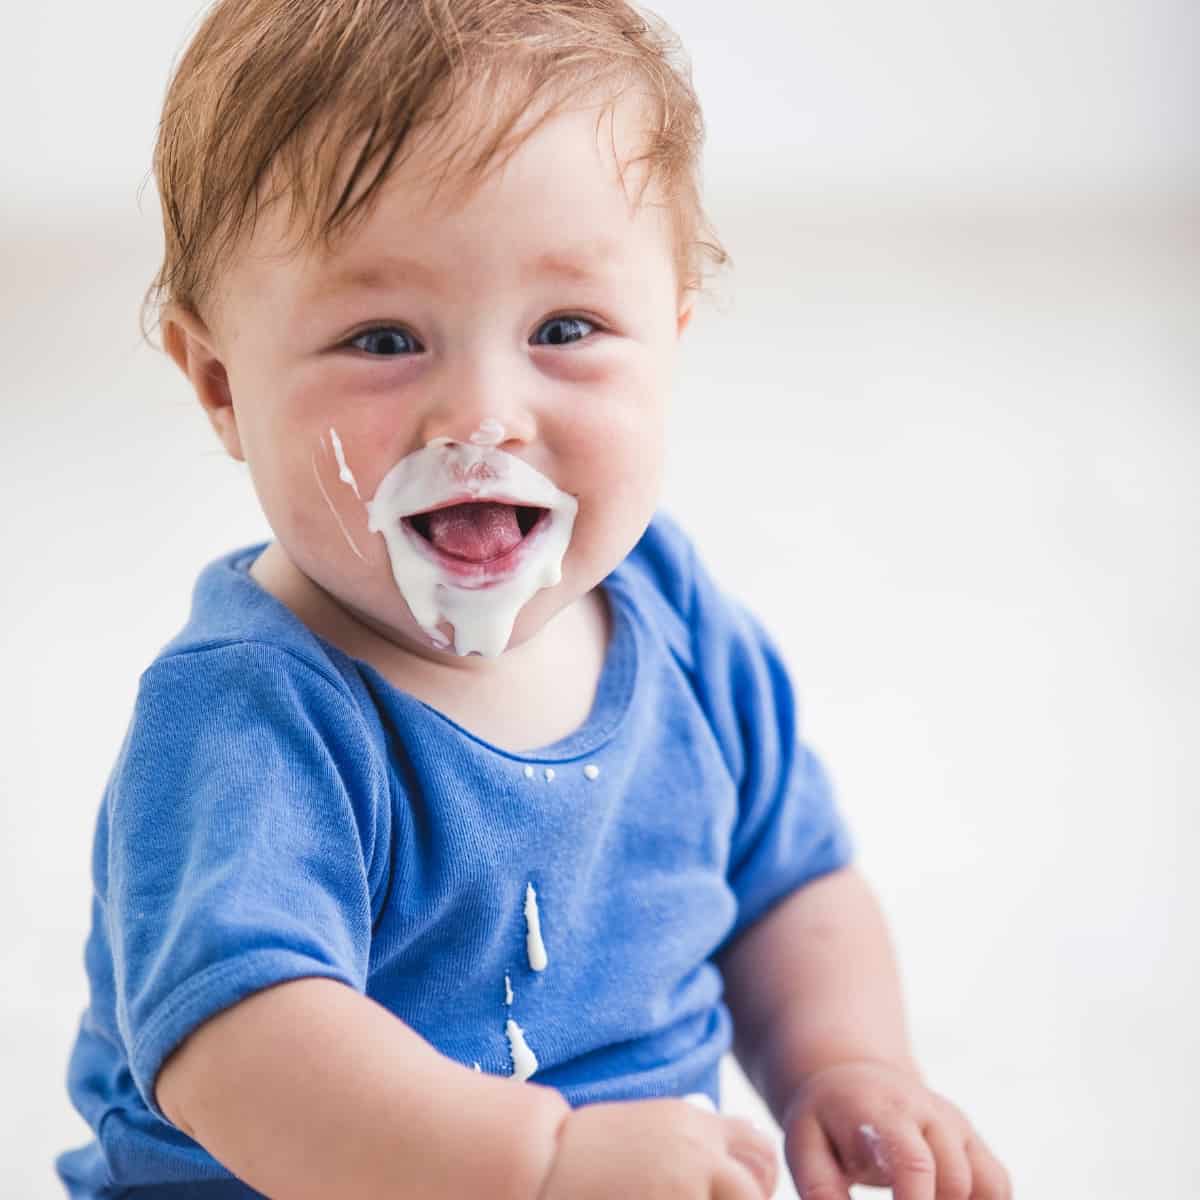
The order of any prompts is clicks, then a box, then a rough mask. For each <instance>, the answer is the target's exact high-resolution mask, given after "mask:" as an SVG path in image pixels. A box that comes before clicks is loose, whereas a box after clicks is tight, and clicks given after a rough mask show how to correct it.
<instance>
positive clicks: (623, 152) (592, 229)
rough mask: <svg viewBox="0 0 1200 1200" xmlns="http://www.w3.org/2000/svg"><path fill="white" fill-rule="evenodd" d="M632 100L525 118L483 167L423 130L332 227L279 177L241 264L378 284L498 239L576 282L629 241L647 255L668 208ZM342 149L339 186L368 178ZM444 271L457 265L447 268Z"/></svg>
mask: <svg viewBox="0 0 1200 1200" xmlns="http://www.w3.org/2000/svg"><path fill="white" fill-rule="evenodd" d="M638 104H639V102H638V100H637V99H636V98H630V99H627V100H624V101H618V102H617V103H616V104H611V105H605V104H591V105H588V106H579V105H576V106H573V107H569V108H565V109H563V110H560V111H557V112H554V113H551V114H549V115H547V116H544V117H543V118H541V119H540V120H539V119H537V118H531V119H530V128H529V129H527V130H521V131H518V133H519V136H518V137H517V138H516V139H515V140H514V141H513V142H512V143H511V144H509V145H506V146H504V147H501V148H500V149H498V150H497V151H496V152H495V153H494V154H493V155H492V157H491V159H490V160H488V161H486V162H472V161H471V160H470V159H469V158H468V157H467V156H465V155H463V154H459V155H458V157H453V156H452V154H448V152H447V150H446V147H447V146H448V145H455V144H456V143H455V142H454V140H453V131H446V130H441V129H438V128H434V127H430V128H428V129H425V130H422V131H420V134H419V135H418V136H417V137H415V138H414V140H413V144H412V146H411V148H410V149H409V152H408V153H407V154H406V155H405V156H404V157H403V158H402V159H401V160H400V161H398V162H394V163H392V164H391V165H390V167H389V169H388V171H387V173H386V175H383V176H380V177H379V178H378V180H377V182H376V183H375V186H374V187H373V188H372V190H371V193H370V194H369V195H366V196H364V197H362V199H361V202H360V203H359V204H358V205H357V208H356V210H355V212H354V214H353V217H352V218H351V219H349V220H346V221H344V222H341V223H339V224H337V225H335V226H334V227H332V228H322V227H320V225H319V214H318V213H316V212H314V211H312V210H311V208H306V207H305V201H306V200H308V201H310V202H311V200H312V199H313V198H314V191H313V189H312V188H311V187H309V188H305V187H304V186H303V185H302V184H301V186H297V185H296V181H294V180H290V179H287V178H284V177H276V178H273V179H272V180H271V182H270V188H269V190H270V194H271V196H272V199H271V200H270V202H269V203H266V204H264V205H263V206H262V208H261V209H260V213H259V218H258V220H257V221H256V222H255V228H254V230H253V236H252V238H251V239H250V242H249V244H248V245H247V247H246V248H245V249H246V250H248V251H249V254H248V255H244V256H242V257H243V259H245V258H248V259H249V260H251V261H254V262H257V263H260V264H262V265H264V266H267V267H268V268H269V267H272V266H275V265H278V264H280V263H287V264H290V265H291V267H292V268H293V269H294V270H295V271H299V272H302V273H304V274H306V275H311V276H315V277H318V278H324V277H326V276H328V275H330V274H346V273H349V274H351V275H354V276H356V277H358V278H360V279H361V280H363V281H365V282H370V281H371V280H373V279H378V278H380V277H381V276H383V275H384V274H385V271H384V267H385V266H386V265H387V263H388V261H389V260H392V261H394V262H401V261H403V262H404V263H406V264H407V265H408V267H409V269H410V274H411V276H412V277H414V278H418V277H420V276H421V274H422V273H423V268H422V267H421V262H422V260H425V261H427V262H430V263H436V262H437V261H438V260H439V258H440V257H442V255H441V251H442V250H443V245H444V244H447V245H450V246H451V247H453V246H455V245H457V246H459V247H462V246H466V245H470V243H471V241H472V236H473V235H474V234H476V233H477V232H478V234H479V237H490V238H499V239H500V240H501V241H502V243H503V245H502V247H501V248H504V249H507V250H510V251H511V252H512V254H511V255H510V257H511V256H518V255H519V256H521V257H522V258H523V259H527V260H529V261H528V262H524V263H523V264H522V265H523V266H524V267H526V268H528V269H529V270H530V271H531V272H532V271H534V270H535V269H536V271H537V272H538V273H542V274H546V273H557V274H558V275H559V276H560V277H562V278H570V277H571V276H572V275H574V276H575V277H576V278H579V279H583V278H585V277H586V276H587V275H588V274H589V273H591V272H593V271H594V270H595V269H596V268H597V267H599V266H602V265H603V264H604V263H606V262H612V261H616V260H619V259H620V258H621V257H622V255H623V254H624V253H625V252H627V251H628V250H629V249H630V243H635V244H636V246H637V247H641V248H643V249H644V244H645V236H646V228H647V227H649V228H651V229H652V230H653V231H654V232H655V233H659V232H663V231H668V230H669V226H670V219H669V214H668V208H669V206H668V204H667V203H666V199H665V197H664V196H663V195H662V194H661V189H660V188H659V187H658V186H657V183H656V181H655V180H653V179H652V178H651V173H650V171H649V166H648V163H647V162H646V161H645V160H644V159H642V160H641V161H639V159H638V156H639V154H640V152H641V144H642V140H641V138H642V135H641V131H640V128H639V126H638V121H639V120H640V114H639V108H638ZM360 157H361V153H360V151H359V149H358V148H353V147H352V148H349V149H347V150H346V152H345V153H344V155H343V157H342V160H341V161H340V163H339V165H338V186H339V187H340V188H342V189H343V190H345V189H346V188H352V187H353V186H355V183H356V175H357V177H358V184H357V185H358V186H360V187H365V186H366V185H365V184H364V183H362V182H361V180H362V177H363V171H362V170H361V169H359V168H360ZM450 265H451V266H452V265H453V260H451V262H450Z"/></svg>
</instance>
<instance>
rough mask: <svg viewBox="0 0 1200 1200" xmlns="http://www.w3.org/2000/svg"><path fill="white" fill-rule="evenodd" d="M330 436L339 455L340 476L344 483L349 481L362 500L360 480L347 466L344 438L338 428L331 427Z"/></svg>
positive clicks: (336, 454)
mask: <svg viewBox="0 0 1200 1200" xmlns="http://www.w3.org/2000/svg"><path fill="white" fill-rule="evenodd" d="M329 436H330V438H331V439H332V440H333V453H334V455H335V456H336V457H337V464H338V478H339V479H340V480H341V481H342V482H343V483H348V484H349V485H350V486H351V487H352V488H353V489H354V494H355V495H356V496H358V498H359V499H360V500H361V499H362V496H361V495H360V494H359V491H358V480H356V479H355V478H354V472H353V471H351V470H350V468H349V467H348V466H346V452H345V450H343V449H342V439H341V438H340V437H338V435H337V430H336V429H334V428H332V427H331V428H330V430H329Z"/></svg>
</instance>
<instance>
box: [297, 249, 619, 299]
mask: <svg viewBox="0 0 1200 1200" xmlns="http://www.w3.org/2000/svg"><path fill="white" fill-rule="evenodd" d="M615 253H616V247H615V246H614V244H613V243H611V242H609V241H604V240H601V241H596V242H586V243H583V244H581V245H577V246H569V247H564V248H561V249H556V250H548V251H545V252H543V253H542V254H539V255H537V257H535V258H533V259H531V260H529V261H528V262H527V263H525V264H524V265H523V267H522V269H521V281H522V282H523V283H529V282H536V281H537V280H539V279H545V278H547V277H549V278H557V279H563V280H566V281H567V282H568V283H580V284H582V283H590V282H594V281H595V280H596V279H597V278H599V277H602V276H604V275H606V274H607V273H608V270H609V269H610V268H611V265H612V261H613V258H614V256H615ZM401 282H403V283H408V284H415V285H416V286H417V287H421V288H424V289H426V290H427V291H430V292H437V291H440V290H442V288H443V287H444V284H445V281H444V280H443V279H442V278H441V276H440V274H439V272H437V271H435V270H433V268H432V267H429V266H427V265H426V264H425V263H423V262H420V261H418V260H417V259H414V258H404V257H401V256H398V255H384V256H383V257H380V258H375V259H372V260H371V261H370V262H349V263H342V264H340V265H338V266H335V267H332V268H331V269H330V270H329V272H328V273H327V274H326V273H322V275H321V278H320V280H319V283H318V284H317V285H316V286H315V287H314V288H313V289H312V292H313V296H314V298H315V297H318V296H319V297H321V298H324V297H327V296H330V295H333V294H335V293H338V292H342V291H358V290H364V291H382V290H384V289H385V288H388V287H390V286H395V285H396V284H397V283H401Z"/></svg>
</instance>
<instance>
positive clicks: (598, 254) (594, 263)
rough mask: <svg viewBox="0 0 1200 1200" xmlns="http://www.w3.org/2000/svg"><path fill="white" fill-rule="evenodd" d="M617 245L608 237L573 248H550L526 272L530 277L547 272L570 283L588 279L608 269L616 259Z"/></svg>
mask: <svg viewBox="0 0 1200 1200" xmlns="http://www.w3.org/2000/svg"><path fill="white" fill-rule="evenodd" d="M613 255H614V247H613V246H612V245H611V243H609V242H606V241H599V242H591V243H588V244H586V245H583V246H578V247H574V248H572V249H569V250H550V251H548V252H546V253H545V254H540V255H538V257H537V258H535V259H534V260H533V262H532V263H531V264H529V267H528V268H527V269H526V271H525V272H524V277H525V278H527V279H539V278H543V277H545V276H547V275H549V276H555V277H557V278H560V279H565V280H567V281H568V282H570V283H587V282H589V281H591V280H593V279H595V278H596V276H597V275H602V274H604V273H605V268H606V267H607V266H608V265H609V264H610V263H611V262H612V259H613Z"/></svg>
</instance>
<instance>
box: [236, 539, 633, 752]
mask: <svg viewBox="0 0 1200 1200" xmlns="http://www.w3.org/2000/svg"><path fill="white" fill-rule="evenodd" d="M250 573H251V575H252V576H253V578H254V579H255V581H256V582H257V583H258V584H259V586H260V587H262V588H263V589H264V590H265V591H267V592H269V593H270V594H271V595H273V596H274V597H275V598H276V599H277V600H279V601H280V602H281V603H283V604H285V605H286V606H287V607H288V608H290V609H291V610H292V612H293V613H295V615H296V616H297V617H298V618H299V619H300V620H301V621H302V622H303V623H304V624H305V625H306V626H308V628H309V629H311V630H312V631H313V632H314V633H315V634H317V636H318V637H321V638H323V639H324V640H325V641H327V642H330V643H332V644H333V645H335V646H337V647H338V649H340V650H341V651H343V653H345V654H348V655H349V656H350V657H351V658H356V659H359V660H360V661H363V662H365V663H367V664H368V665H369V666H371V667H373V668H374V669H375V670H376V671H378V672H379V674H380V675H382V676H383V677H384V678H385V679H386V680H387V681H388V682H389V683H390V684H392V685H393V686H394V687H396V688H398V689H400V690H401V691H404V692H407V693H409V694H410V695H412V696H415V697H416V698H417V699H418V700H421V701H423V702H424V703H426V704H428V705H429V706H430V707H432V708H435V709H437V710H438V711H439V712H442V713H444V714H445V715H446V716H448V717H450V718H451V719H452V720H454V721H455V722H457V723H458V724H459V725H462V726H463V727H464V728H466V729H468V730H470V731H471V732H472V733H474V734H476V735H477V736H479V737H481V738H483V739H484V740H486V741H489V742H491V743H492V744H493V745H496V746H499V747H501V748H502V749H506V750H510V751H514V752H515V751H525V750H533V749H537V748H538V747H541V746H546V745H549V744H550V743H552V742H555V741H558V740H559V739H561V738H564V737H566V736H567V735H569V734H571V733H573V732H575V730H576V729H578V728H579V727H580V726H581V725H582V724H583V723H584V722H585V721H586V719H587V716H588V713H589V712H590V711H591V707H592V702H593V700H594V699H595V695H596V686H597V684H598V683H599V680H600V674H601V672H602V670H603V667H604V659H605V654H606V651H607V648H608V641H609V635H610V631H611V617H610V613H609V607H608V600H607V597H606V596H605V594H604V592H603V589H602V588H600V587H597V588H594V589H592V591H590V592H588V593H586V594H585V595H583V596H582V597H581V598H580V599H579V600H577V601H576V602H575V603H574V604H572V605H570V606H569V607H568V608H565V609H564V610H563V611H562V612H560V613H559V614H558V615H557V616H555V617H554V618H553V619H552V620H551V621H548V622H547V623H546V624H545V625H544V626H543V627H542V628H541V629H540V630H539V631H538V633H537V634H536V636H535V637H533V638H530V639H529V640H528V641H526V642H524V643H523V644H522V645H520V646H518V647H516V648H515V649H513V650H509V651H506V652H505V653H504V654H502V655H500V656H499V657H498V658H494V659H486V660H483V659H478V658H472V659H471V661H470V663H469V664H468V663H464V662H463V661H462V660H455V659H449V658H446V657H445V656H442V655H436V654H432V653H431V654H428V655H424V654H419V653H415V652H414V651H412V650H411V649H409V648H407V647H405V646H402V645H399V644H397V643H396V642H395V641H392V640H389V639H388V638H387V637H386V636H385V635H384V634H383V633H382V632H381V631H379V630H377V629H375V628H374V627H373V626H372V625H371V624H370V623H368V622H365V621H364V620H363V619H361V618H360V617H359V616H358V615H357V614H353V613H351V612H349V611H348V610H347V609H346V608H344V607H343V606H342V605H340V604H339V603H338V602H337V601H336V600H334V599H333V598H332V597H331V596H330V595H329V594H328V593H327V592H325V591H324V590H323V589H322V588H320V587H319V586H318V585H317V584H316V583H314V582H313V581H312V580H311V579H310V578H308V576H306V575H305V574H304V573H303V572H302V571H300V569H299V568H298V567H296V565H295V564H294V563H293V562H292V561H291V559H290V558H289V557H288V556H287V554H286V553H285V552H284V551H283V549H282V548H281V547H280V546H279V544H278V543H275V542H273V543H272V544H271V545H270V546H268V547H267V549H266V550H265V551H264V552H263V553H262V555H260V557H259V558H258V560H257V561H256V562H255V563H254V565H253V566H252V567H251V570H250Z"/></svg>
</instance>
